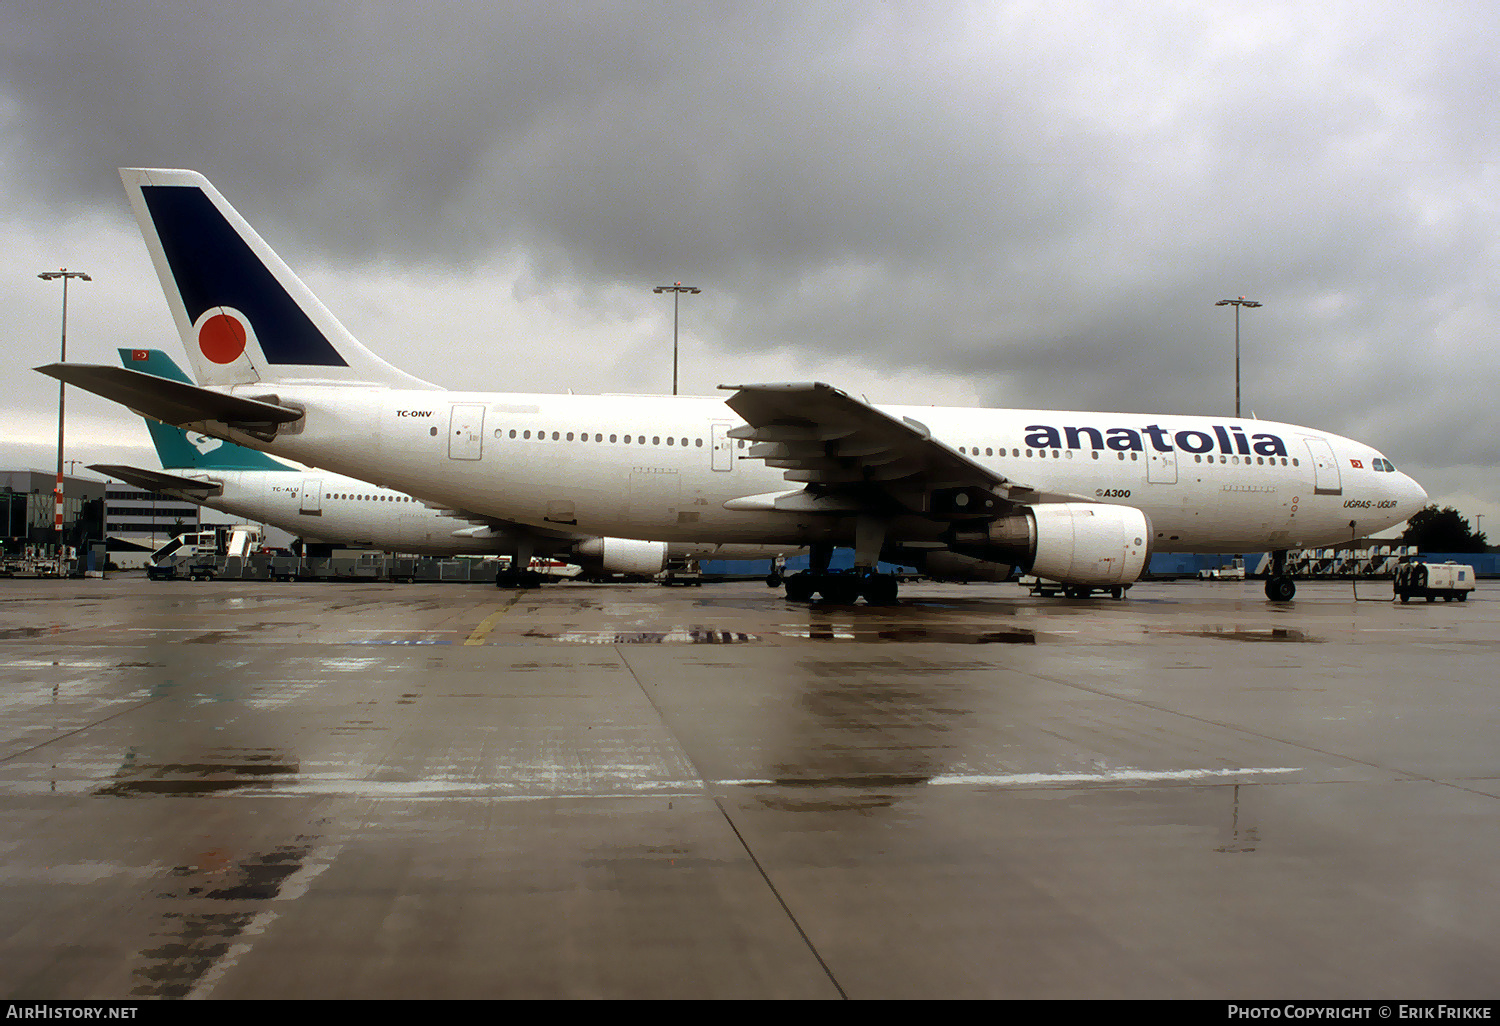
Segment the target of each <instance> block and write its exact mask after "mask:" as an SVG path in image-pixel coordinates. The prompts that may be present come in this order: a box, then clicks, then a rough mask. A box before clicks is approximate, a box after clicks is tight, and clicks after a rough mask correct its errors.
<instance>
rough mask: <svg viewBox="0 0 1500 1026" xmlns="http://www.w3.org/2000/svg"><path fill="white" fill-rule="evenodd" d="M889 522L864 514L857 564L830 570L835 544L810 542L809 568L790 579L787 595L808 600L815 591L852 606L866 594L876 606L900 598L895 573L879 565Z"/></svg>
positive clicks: (858, 532)
mask: <svg viewBox="0 0 1500 1026" xmlns="http://www.w3.org/2000/svg"><path fill="white" fill-rule="evenodd" d="M885 534H886V524H885V521H883V520H881V519H879V518H878V517H869V516H862V517H860V518H859V520H858V522H857V523H856V525H855V532H854V568H853V569H852V570H829V569H828V563H829V561H830V560H831V559H832V558H833V546H832V545H830V544H829V543H827V542H819V543H815V544H813V545H810V546H808V557H809V559H808V562H809V565H808V569H806V570H804V571H802V572H801V573H799V574H792V575H791V576H790V577H788V578H787V579H786V597H787V598H788V599H790V600H791V601H793V602H806V601H808V600H810V599H811V598H812V597H813V596H814V595H822V596H823V601H824V602H827V603H829V604H830V605H835V606H852V605H853V604H854V602H855V600H856V599H858V598H860V597H861V596H863V598H864V600H865V601H866V602H868V603H869V604H870V605H872V606H890V605H894V604H895V602H896V592H897V591H899V590H900V589H899V587H898V585H897V582H896V577H895V575H894V574H883V573H880V572H879V571H878V570H876V569H875V567H876V565H877V564H878V563H879V561H880V550H881V547H882V546H884V545H885Z"/></svg>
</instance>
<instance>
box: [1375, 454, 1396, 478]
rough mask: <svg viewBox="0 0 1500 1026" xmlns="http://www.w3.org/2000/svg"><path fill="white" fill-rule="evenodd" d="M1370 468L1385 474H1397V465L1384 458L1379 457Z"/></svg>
mask: <svg viewBox="0 0 1500 1026" xmlns="http://www.w3.org/2000/svg"><path fill="white" fill-rule="evenodd" d="M1370 466H1371V467H1372V468H1374V469H1375V470H1378V471H1380V472H1381V473H1384V474H1394V473H1395V472H1396V465H1395V464H1394V463H1392V462H1391V461H1390V460H1388V459H1385V458H1384V457H1382V456H1377V457H1376V458H1375V460H1374V461H1373V462H1372V463H1371V464H1370Z"/></svg>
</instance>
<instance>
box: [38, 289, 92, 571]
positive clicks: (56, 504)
mask: <svg viewBox="0 0 1500 1026" xmlns="http://www.w3.org/2000/svg"><path fill="white" fill-rule="evenodd" d="M37 277H38V278H41V279H42V280H43V281H52V280H53V279H54V278H61V279H62V283H63V304H62V362H63V363H67V362H68V279H69V278H81V279H82V280H83V281H93V280H94V279H92V278H90V277H89V276H88V275H86V274H84V273H83V272H82V271H70V270H68V269H67V268H66V267H64V268H62V269H61V270H57V271H43V272H42V273H41V274H39V275H37ZM66 393H67V385H65V384H64V383H63V382H61V381H59V382H58V383H57V492H56V493H55V498H54V499H53V504H52V521H53V523H52V526H53V528H54V529H55V530H56V531H57V572H58V575H59V576H64V575H66V573H67V556H66V555H65V548H66V547H65V546H64V545H63V401H64V399H65V397H66Z"/></svg>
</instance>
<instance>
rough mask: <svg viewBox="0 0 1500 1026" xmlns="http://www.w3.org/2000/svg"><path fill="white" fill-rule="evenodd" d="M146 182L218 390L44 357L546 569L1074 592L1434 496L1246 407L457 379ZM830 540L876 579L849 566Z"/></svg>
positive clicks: (156, 259)
mask: <svg viewBox="0 0 1500 1026" xmlns="http://www.w3.org/2000/svg"><path fill="white" fill-rule="evenodd" d="M121 177H122V179H123V180H124V183H125V186H126V191H127V193H128V194H129V196H130V202H131V205H132V207H133V208H134V210H135V213H136V217H137V219H138V221H139V222H140V225H141V230H142V234H143V235H144V237H145V240H146V245H147V248H148V250H149V251H150V253H151V257H152V261H153V263H154V264H155V266H156V270H157V274H158V275H159V276H160V278H161V281H162V284H163V287H164V289H165V292H166V295H167V305H168V306H169V307H170V308H171V310H172V315H173V318H174V320H175V321H176V323H177V327H178V330H179V332H180V334H181V336H182V340H183V343H184V345H185V346H186V347H187V351H188V355H189V358H190V359H191V361H192V364H193V369H194V373H195V374H196V376H197V378H198V380H199V381H200V382H202V383H203V386H205V387H198V386H193V385H187V384H183V383H181V382H170V381H163V380H162V379H160V378H156V377H153V376H151V375H146V374H140V373H138V372H134V371H131V370H128V369H125V368H121V367H104V366H88V365H77V364H69V365H64V364H53V365H50V366H47V367H42V368H38V369H39V370H41V371H42V372H43V373H46V374H49V375H51V376H53V377H56V378H60V379H62V380H64V381H67V382H69V383H71V384H76V385H79V386H81V387H83V388H86V389H88V390H90V391H93V392H95V393H97V394H99V395H102V396H104V397H106V398H109V399H113V400H116V401H119V402H122V403H125V404H126V405H127V406H130V407H131V408H133V409H135V410H137V411H138V412H140V413H143V414H145V415H147V416H150V417H154V418H156V419H159V420H162V421H164V422H166V423H169V424H176V425H182V426H187V427H191V428H192V429H193V430H197V431H201V432H202V433H204V434H208V435H212V436H214V437H218V438H225V439H228V440H231V441H234V442H238V443H240V444H242V445H246V446H249V447H251V448H255V449H261V450H264V451H266V452H271V453H274V454H277V455H281V456H285V457H288V458H290V459H293V460H296V461H298V462H301V463H305V464H308V465H311V466H317V467H320V468H324V469H327V470H331V471H334V472H337V473H342V474H347V475H350V476H352V477H356V478H360V479H362V480H368V481H373V482H376V483H378V484H381V485H384V486H387V487H391V488H396V489H399V490H401V491H404V492H407V493H409V494H412V495H420V496H422V497H423V498H424V499H426V500H428V501H432V502H436V503H441V504H445V505H447V506H449V507H451V508H452V509H453V510H455V511H463V512H465V513H467V514H469V515H473V516H477V517H484V518H487V522H488V524H489V530H490V531H492V532H493V533H494V534H495V536H497V537H500V538H503V539H504V540H505V543H506V544H507V545H508V546H509V547H510V550H511V552H512V553H513V555H514V556H515V557H516V558H515V563H516V564H517V565H523V566H524V565H525V563H526V562H527V561H528V560H529V558H530V557H531V555H532V554H533V553H534V552H551V551H554V550H556V549H559V548H561V549H566V548H567V547H568V546H569V545H571V544H572V542H571V541H570V539H572V538H576V537H577V536H578V534H580V533H586V534H590V535H598V536H607V537H621V538H636V539H647V538H650V539H656V540H664V541H669V542H670V541H699V542H701V541H714V542H745V543H757V544H772V545H809V546H811V547H812V554H813V565H812V569H810V570H809V571H807V572H806V574H799V575H795V576H793V577H791V578H788V580H787V594H788V597H790V598H795V599H806V598H810V597H811V596H812V595H813V594H815V593H819V594H821V595H822V596H823V597H824V598H825V599H826V600H830V601H835V602H841V601H843V602H847V601H853V600H854V599H855V597H856V596H858V595H863V596H864V597H865V599H866V600H867V601H869V602H872V603H884V602H890V601H893V600H894V598H895V595H896V583H895V580H894V578H892V577H890V576H888V575H883V574H880V573H878V572H877V571H876V565H877V560H878V559H880V558H884V559H886V560H887V561H889V562H893V563H900V564H915V565H917V566H920V567H921V568H923V569H924V570H925V571H926V572H927V573H928V574H929V575H931V576H934V577H938V578H943V577H947V576H968V577H975V576H977V577H984V578H989V579H996V580H1003V579H1005V578H1006V577H1008V576H1009V575H1010V574H1011V572H1012V569H1013V567H1016V566H1019V567H1021V568H1023V569H1026V570H1029V571H1030V572H1032V573H1035V574H1037V575H1038V576H1041V577H1046V578H1050V579H1052V580H1056V581H1060V582H1063V583H1064V584H1071V585H1093V586H1104V587H1116V586H1120V585H1123V584H1128V583H1130V582H1131V581H1134V580H1135V579H1136V578H1138V577H1139V576H1140V574H1141V572H1142V571H1143V570H1144V569H1145V567H1146V564H1147V561H1148V560H1149V557H1150V555H1151V552H1152V551H1153V549H1156V550H1160V551H1164V552H1249V551H1264V550H1271V551H1272V552H1273V559H1274V566H1275V569H1274V571H1273V573H1272V576H1271V577H1270V579H1269V580H1268V581H1267V585H1266V594H1267V596H1268V597H1269V598H1271V599H1273V600H1277V601H1285V600H1288V599H1290V598H1291V597H1292V594H1293V591H1294V586H1293V583H1292V580H1291V578H1290V577H1288V576H1287V575H1286V573H1285V552H1286V550H1287V549H1288V548H1301V547H1310V546H1318V545H1335V544H1340V543H1343V542H1347V541H1349V540H1351V539H1352V538H1355V537H1360V536H1364V535H1368V534H1371V533H1374V532H1376V531H1380V530H1383V529H1385V528H1387V527H1391V526H1393V525H1395V524H1398V523H1400V522H1401V521H1403V520H1405V519H1406V518H1408V517H1409V516H1411V515H1412V514H1413V513H1415V512H1416V511H1417V510H1418V509H1420V508H1421V507H1422V505H1423V503H1424V501H1425V500H1426V493H1425V492H1423V490H1422V489H1421V487H1419V486H1418V485H1417V484H1416V482H1414V481H1412V480H1411V479H1410V478H1409V477H1407V476H1406V475H1405V474H1403V473H1401V472H1399V471H1398V470H1397V469H1396V468H1395V467H1394V466H1393V465H1392V464H1391V463H1390V461H1389V460H1387V459H1386V458H1385V457H1384V456H1383V455H1382V454H1381V453H1379V452H1378V451H1376V450H1375V449H1373V448H1371V447H1370V446H1368V445H1366V444H1364V443H1362V442H1357V441H1355V440H1353V439H1350V438H1343V437H1340V436H1338V435H1334V434H1330V433H1328V432H1325V431H1319V430H1316V429H1312V428H1305V427H1298V426H1297V425H1294V424H1281V423H1275V422H1271V421H1261V420H1241V419H1238V418H1234V417H1195V416H1176V415H1167V414H1127V413H1075V412H1061V411H1036V410H984V409H956V408H934V407H904V406H884V405H881V406H875V405H872V404H869V403H865V402H861V401H859V400H857V399H855V398H853V397H851V396H849V395H847V394H845V393H844V392H841V391H839V390H838V389H835V388H833V387H831V386H829V385H826V384H822V383H806V384H747V385H737V386H721V387H725V388H727V389H728V390H729V391H731V392H732V393H733V394H732V395H730V396H729V397H728V398H727V399H722V398H699V397H677V396H671V397H668V396H633V397H610V396H574V395H566V396H563V395H530V394H512V393H499V394H496V393H481V392H453V391H447V390H444V389H441V388H439V387H438V386H436V385H433V384H430V383H428V382H425V381H422V380H420V379H418V378H415V377H412V376H411V375H409V374H407V373H405V372H403V371H401V370H398V369H397V368H395V367H393V366H391V365H390V364H388V363H386V362H385V361H384V360H382V359H380V358H379V357H377V356H376V355H375V354H374V353H372V352H370V351H369V350H368V349H366V348H365V347H364V346H362V345H360V344H359V343H358V342H356V341H355V340H354V339H353V338H352V337H351V336H350V335H349V333H348V332H347V331H346V330H345V329H344V327H343V326H342V325H341V324H340V323H339V322H338V320H337V319H335V318H334V316H333V315H332V314H331V313H330V312H329V311H328V310H327V309H326V308H325V307H324V306H323V305H322V303H320V302H319V301H318V300H317V299H316V298H315V297H314V296H313V295H312V293H311V292H310V291H309V290H308V288H307V286H306V285H304V284H303V283H302V281H301V280H300V279H298V278H297V277H296V276H295V275H294V274H293V273H292V272H291V270H290V269H289V268H288V267H287V266H286V264H285V263H283V262H282V261H281V259H280V258H279V257H277V256H276V254H275V253H274V252H273V251H272V249H271V247H270V246H268V245H267V244H266V242H265V241H264V240H263V239H261V237H260V236H259V235H257V234H256V233H255V231H254V230H253V229H251V228H250V226H249V225H248V224H247V223H246V222H245V220H244V219H243V218H242V217H241V216H240V215H239V213H238V212H236V211H235V210H234V208H233V207H231V206H230V205H229V203H228V202H227V201H226V200H225V199H224V198H223V197H222V196H221V195H220V194H219V193H218V191H217V190H215V189H214V188H213V186H212V185H210V184H209V183H208V181H207V180H206V179H205V178H203V177H202V176H201V175H199V174H197V173H195V172H192V171H170V170H143V169H126V170H122V171H121ZM835 545H853V546H854V549H855V572H853V573H842V574H839V573H829V572H828V571H827V560H828V556H829V554H830V553H831V551H832V548H833V546H835Z"/></svg>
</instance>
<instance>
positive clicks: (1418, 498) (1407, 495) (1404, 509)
mask: <svg viewBox="0 0 1500 1026" xmlns="http://www.w3.org/2000/svg"><path fill="white" fill-rule="evenodd" d="M1397 476H1398V478H1399V480H1398V481H1397V482H1396V483H1397V488H1396V501H1397V502H1399V503H1400V505H1398V506H1397V507H1396V509H1397V510H1398V511H1399V512H1400V514H1401V515H1402V516H1403V517H1405V518H1407V519H1410V518H1411V517H1412V515H1413V514H1415V513H1416V512H1417V511H1418V510H1420V509H1421V508H1422V507H1424V506H1426V505H1427V490H1426V489H1425V488H1423V487H1422V486H1421V485H1419V484H1417V483H1416V482H1415V481H1413V480H1412V479H1411V478H1409V477H1407V476H1406V475H1405V474H1398V475H1397Z"/></svg>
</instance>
